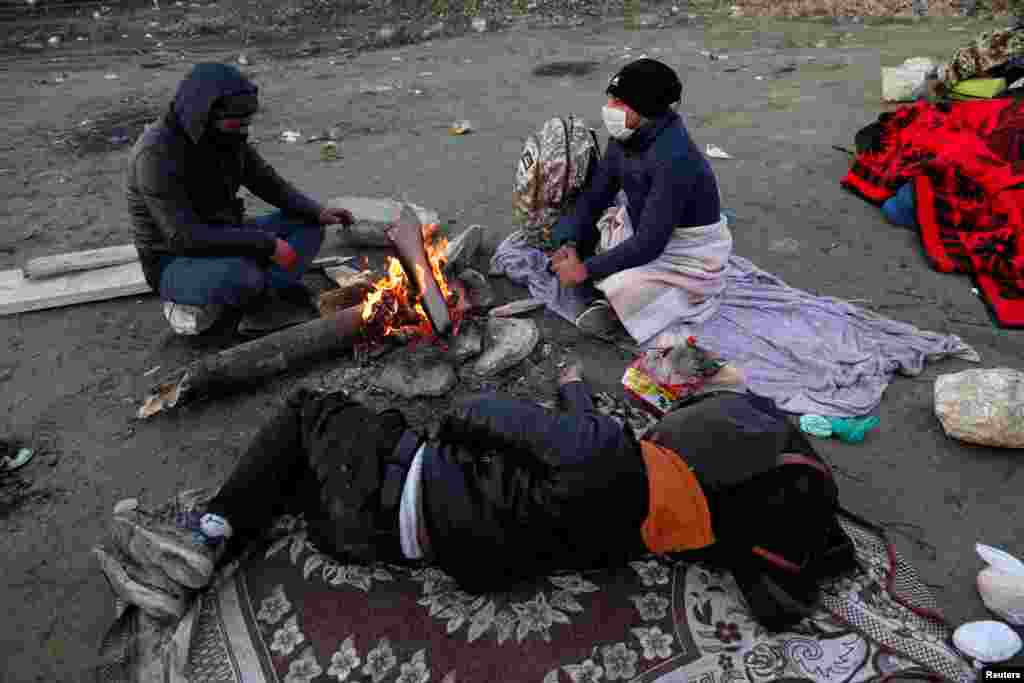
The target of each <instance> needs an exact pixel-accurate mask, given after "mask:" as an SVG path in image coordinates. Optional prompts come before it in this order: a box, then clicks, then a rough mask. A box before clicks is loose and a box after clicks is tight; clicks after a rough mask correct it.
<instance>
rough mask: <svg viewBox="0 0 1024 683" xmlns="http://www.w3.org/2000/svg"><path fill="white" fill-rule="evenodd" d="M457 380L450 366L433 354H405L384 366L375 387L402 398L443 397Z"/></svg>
mask: <svg viewBox="0 0 1024 683" xmlns="http://www.w3.org/2000/svg"><path fill="white" fill-rule="evenodd" d="M457 381H458V379H457V378H456V376H455V369H454V368H453V367H452V366H451V364H450V363H448V362H446V361H443V360H437V359H436V357H435V356H434V354H433V353H412V354H408V355H406V354H403V355H401V356H399V357H398V358H396V359H394V360H392V361H390V362H389V363H388V364H387V365H385V366H384V370H383V371H382V372H381V373H380V374H379V375H377V376H376V377H374V379H373V385H374V386H376V387H379V388H381V389H384V390H386V391H390V392H391V393H393V394H398V395H399V396H402V397H403V398H418V397H420V396H444V395H445V394H447V393H448V392H449V391H451V390H452V387H454V386H455V384H456V382H457Z"/></svg>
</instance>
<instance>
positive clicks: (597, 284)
mask: <svg viewBox="0 0 1024 683" xmlns="http://www.w3.org/2000/svg"><path fill="white" fill-rule="evenodd" d="M606 94H607V95H608V101H607V103H606V104H605V106H604V107H603V110H602V117H603V119H604V122H605V126H606V128H607V129H608V133H609V135H610V136H611V138H610V140H609V141H608V146H607V150H606V152H605V155H604V157H603V158H602V159H601V161H600V162H599V163H598V165H597V168H596V170H595V172H594V175H593V178H592V180H591V182H590V184H589V185H588V186H587V187H586V188H585V189H584V190H583V192H582V193H581V195H580V197H579V199H578V201H577V203H576V207H575V211H574V212H572V213H570V214H568V215H565V216H563V217H562V218H561V219H559V221H558V222H557V223H556V224H555V226H554V228H553V230H552V231H553V234H554V238H555V243H556V245H558V247H559V248H558V249H557V251H555V253H554V254H553V255H552V257H551V269H552V270H553V271H554V272H555V273H556V274H557V275H558V278H559V281H560V283H561V285H562V286H563V287H572V288H575V289H576V293H577V294H578V295H580V296H581V297H583V298H584V300H585V301H584V303H586V302H587V301H589V302H590V303H589V305H587V306H586V308H585V309H584V310H583V312H582V313H580V314H579V316H578V317H577V319H576V324H577V326H578V327H579V328H580V329H581V330H583V331H584V332H588V333H591V334H594V335H597V336H615V335H616V334H617V333H619V332H622V331H623V327H624V328H625V330H624V331H626V332H628V333H629V335H630V336H632V337H633V338H634V339H635V340H636V341H638V342H640V343H643V342H646V341H647V340H648V339H650V338H652V337H653V336H654V335H655V334H657V333H658V332H661V331H662V330H664V329H665V328H666V327H668V326H669V325H672V324H673V323H677V322H688V323H698V322H701V321H703V320H706V319H707V318H709V317H710V316H711V315H712V314H713V313H714V312H715V311H717V309H718V299H719V297H718V295H719V294H720V293H721V291H722V290H723V288H724V286H725V274H726V267H727V263H728V260H729V256H730V254H731V252H732V235H731V233H730V232H729V228H728V223H727V221H726V220H725V218H724V217H723V216H722V214H721V210H720V203H719V202H720V199H719V193H718V184H717V181H716V179H715V174H714V172H713V171H712V170H711V166H710V165H709V164H708V161H707V159H705V158H704V156H703V155H702V154H701V152H700V150H699V149H698V148H697V146H696V145H695V144H694V142H693V140H692V139H691V137H690V135H689V133H688V132H687V129H686V126H685V124H684V123H683V120H682V118H681V117H680V115H679V114H678V113H677V112H676V111H675V109H676V108H677V107H678V104H679V102H680V101H681V98H682V84H681V82H680V80H679V77H678V76H677V75H676V72H675V71H674V70H673V69H672V68H671V67H669V66H668V65H666V64H664V63H662V62H659V61H657V60H654V59H640V60H637V61H634V62H631V63H629V64H627V65H626V66H624V67H623V68H622V70H620V71H619V72H618V73H617V74H615V76H613V77H612V79H611V80H610V81H609V84H608V87H607V89H606ZM609 207H611V208H609Z"/></svg>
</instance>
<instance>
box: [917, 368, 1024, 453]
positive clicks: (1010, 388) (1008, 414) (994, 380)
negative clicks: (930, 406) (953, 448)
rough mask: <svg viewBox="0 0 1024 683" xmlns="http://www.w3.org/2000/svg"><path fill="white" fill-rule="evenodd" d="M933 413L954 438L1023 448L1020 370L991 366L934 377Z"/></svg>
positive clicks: (1023, 401) (1023, 383) (1023, 390)
mask: <svg viewBox="0 0 1024 683" xmlns="http://www.w3.org/2000/svg"><path fill="white" fill-rule="evenodd" d="M935 415H936V416H937V417H938V418H939V422H941V423H942V428H943V429H944V430H945V431H946V435H947V436H951V437H953V438H954V439H959V440H960V441H966V442H968V443H975V444H980V445H982V446H998V447H1001V448H1024V372H1020V371H1019V370H1013V369H1011V368H994V369H987V370H965V371H963V372H957V373H953V374H949V375H941V376H940V377H938V379H936V380H935Z"/></svg>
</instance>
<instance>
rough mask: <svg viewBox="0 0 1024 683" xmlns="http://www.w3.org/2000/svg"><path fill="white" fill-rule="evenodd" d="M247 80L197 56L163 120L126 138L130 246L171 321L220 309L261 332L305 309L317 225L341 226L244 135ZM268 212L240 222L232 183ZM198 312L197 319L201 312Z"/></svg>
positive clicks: (195, 326) (199, 321)
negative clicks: (130, 141)
mask: <svg viewBox="0 0 1024 683" xmlns="http://www.w3.org/2000/svg"><path fill="white" fill-rule="evenodd" d="M258 108H259V101H258V89H257V87H256V86H255V85H254V84H253V83H252V82H251V81H249V80H248V79H247V78H245V77H244V76H243V75H242V74H241V73H240V72H239V71H238V69H236V68H235V67H233V66H229V65H226V64H198V65H196V66H195V67H194V68H193V69H192V70H191V71H190V72H189V74H188V75H187V76H186V77H185V78H184V80H182V82H181V84H180V85H179V86H178V91H177V94H176V95H175V97H174V100H173V101H172V103H171V106H170V108H169V110H168V111H167V113H166V114H165V115H164V117H163V119H161V120H160V121H158V122H156V123H154V124H153V125H151V126H149V127H148V128H147V129H146V131H145V132H144V133H143V134H142V136H140V138H139V140H138V141H137V142H136V144H135V147H134V149H133V152H132V160H131V164H130V166H129V168H128V173H127V183H126V185H127V188H126V189H127V195H128V205H129V207H130V210H131V216H132V223H133V227H134V238H135V246H136V248H137V249H138V251H139V258H140V260H141V262H142V268H143V272H144V273H145V276H146V280H147V282H148V283H149V284H150V286H151V287H152V288H153V289H154V290H155V291H157V292H158V293H159V294H160V298H161V300H162V301H163V302H164V313H165V315H166V316H167V318H168V321H169V322H170V323H171V325H172V327H174V328H175V330H176V331H179V332H183V333H193V334H195V333H198V332H201V331H203V329H204V328H205V327H209V326H210V324H212V322H214V321H215V319H216V318H218V317H219V316H220V314H222V313H224V312H226V311H228V310H231V309H235V310H238V311H241V312H242V313H243V314H244V315H243V317H242V320H241V323H240V325H239V328H238V329H239V332H241V333H243V334H261V333H265V332H269V331H272V330H274V329H278V328H281V327H284V326H286V325H289V324H294V323H298V322H303V321H305V320H308V319H310V318H311V317H312V316H313V315H315V308H314V307H313V305H312V300H311V298H310V296H309V293H308V291H307V290H306V288H305V287H304V286H303V284H302V279H301V278H302V274H303V273H304V272H305V270H306V269H307V268H308V267H309V265H310V264H311V263H312V261H313V259H314V258H315V257H316V255H317V253H318V252H319V250H320V245H321V244H322V242H323V238H324V228H323V226H325V225H332V224H341V225H346V226H347V225H351V224H352V222H353V218H352V214H351V213H349V212H348V211H347V210H345V209H331V208H325V207H324V206H323V205H321V204H320V203H318V202H317V201H315V200H313V199H311V198H310V197H308V196H306V195H304V194H303V193H301V192H299V191H298V190H297V189H295V188H294V187H293V186H292V185H291V184H289V183H288V182H287V181H285V180H284V179H283V178H281V176H279V175H278V174H277V173H276V172H275V171H274V169H273V168H271V166H270V165H269V164H268V163H267V162H266V161H265V160H264V159H263V158H262V157H261V156H260V154H259V153H258V152H257V151H256V149H255V148H254V147H253V146H252V145H251V144H250V143H249V142H248V139H247V138H248V132H249V124H250V122H251V120H252V117H253V116H254V115H255V114H256V112H257V111H258ZM243 186H244V187H245V188H247V189H248V190H249V191H251V192H252V193H253V194H255V195H256V196H257V197H259V198H260V199H263V200H264V201H266V202H267V203H269V204H272V205H273V206H276V207H278V209H280V210H279V211H276V212H274V213H271V214H268V215H266V216H262V217H258V218H256V219H254V220H247V218H246V216H245V207H244V203H243V200H242V199H241V198H239V197H238V196H237V194H238V191H239V189H240V188H241V187H243ZM204 320H205V322H204Z"/></svg>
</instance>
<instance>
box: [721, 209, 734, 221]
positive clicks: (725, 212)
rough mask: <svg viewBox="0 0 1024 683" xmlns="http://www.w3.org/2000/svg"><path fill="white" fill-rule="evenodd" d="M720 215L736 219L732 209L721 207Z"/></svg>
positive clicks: (732, 219) (731, 219)
mask: <svg viewBox="0 0 1024 683" xmlns="http://www.w3.org/2000/svg"><path fill="white" fill-rule="evenodd" d="M722 215H723V216H725V217H726V218H728V219H729V220H730V221H735V220H736V212H735V211H733V210H732V209H722Z"/></svg>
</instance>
